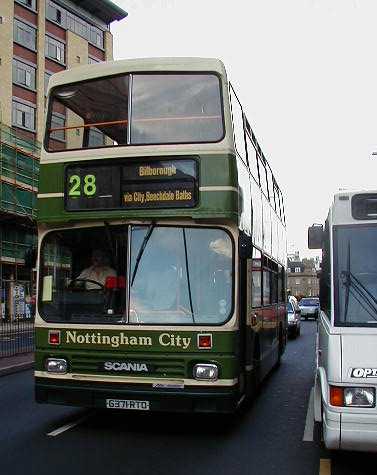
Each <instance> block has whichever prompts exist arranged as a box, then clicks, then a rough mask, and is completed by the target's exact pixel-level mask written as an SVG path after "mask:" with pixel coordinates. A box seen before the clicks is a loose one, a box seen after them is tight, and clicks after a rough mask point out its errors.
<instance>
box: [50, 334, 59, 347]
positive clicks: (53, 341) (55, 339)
mask: <svg viewBox="0 0 377 475" xmlns="http://www.w3.org/2000/svg"><path fill="white" fill-rule="evenodd" d="M48 342H49V344H50V345H60V331H59V330H50V331H49V332H48Z"/></svg>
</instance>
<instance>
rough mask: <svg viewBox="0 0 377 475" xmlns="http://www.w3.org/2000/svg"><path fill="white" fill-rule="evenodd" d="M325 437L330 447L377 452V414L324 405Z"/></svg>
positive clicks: (326, 443)
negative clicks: (341, 410) (336, 408)
mask: <svg viewBox="0 0 377 475" xmlns="http://www.w3.org/2000/svg"><path fill="white" fill-rule="evenodd" d="M323 438H324V442H325V445H326V447H327V448H328V449H341V450H357V451H362V452H377V415H376V414H371V413H369V414H368V413H361V412H358V413H356V412H352V413H351V412H335V411H333V410H331V408H325V407H324V410H323Z"/></svg>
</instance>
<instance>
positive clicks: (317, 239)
mask: <svg viewBox="0 0 377 475" xmlns="http://www.w3.org/2000/svg"><path fill="white" fill-rule="evenodd" d="M322 242H323V226H322V224H313V225H312V226H310V228H308V248H309V249H322Z"/></svg>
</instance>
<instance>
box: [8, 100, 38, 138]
mask: <svg viewBox="0 0 377 475" xmlns="http://www.w3.org/2000/svg"><path fill="white" fill-rule="evenodd" d="M12 124H13V125H15V126H16V127H22V128H24V129H27V130H31V131H33V132H34V130H35V109H34V108H33V107H31V106H27V105H25V104H22V103H21V102H17V101H13V103H12Z"/></svg>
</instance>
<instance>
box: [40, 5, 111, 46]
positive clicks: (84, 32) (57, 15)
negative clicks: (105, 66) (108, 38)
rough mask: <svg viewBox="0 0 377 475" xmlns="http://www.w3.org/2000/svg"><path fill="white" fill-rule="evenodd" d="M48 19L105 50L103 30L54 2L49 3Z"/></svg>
mask: <svg viewBox="0 0 377 475" xmlns="http://www.w3.org/2000/svg"><path fill="white" fill-rule="evenodd" d="M46 18H47V19H48V20H50V21H52V22H54V23H57V24H58V25H60V26H62V27H63V28H66V29H67V30H70V31H73V33H76V34H77V35H79V36H81V37H83V38H85V39H86V40H87V41H89V42H90V43H92V44H94V45H95V46H97V47H98V48H102V49H103V43H104V37H103V31H102V30H100V29H99V28H97V27H96V26H94V25H91V24H90V23H88V22H87V21H85V20H84V19H82V18H80V17H78V16H77V15H74V14H73V13H71V12H69V11H67V10H65V9H64V8H62V7H60V6H59V5H56V4H55V3H54V2H51V1H49V2H48V5H47V10H46Z"/></svg>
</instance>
